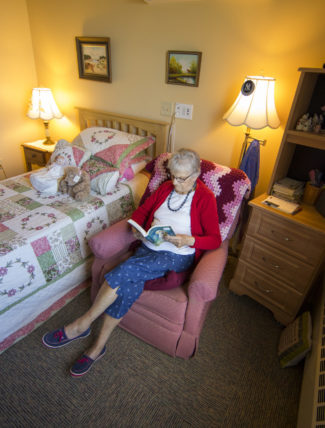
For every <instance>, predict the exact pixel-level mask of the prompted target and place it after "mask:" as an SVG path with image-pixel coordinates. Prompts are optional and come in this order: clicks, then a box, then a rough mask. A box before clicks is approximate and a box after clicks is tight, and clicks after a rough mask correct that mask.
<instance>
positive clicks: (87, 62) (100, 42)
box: [76, 37, 112, 83]
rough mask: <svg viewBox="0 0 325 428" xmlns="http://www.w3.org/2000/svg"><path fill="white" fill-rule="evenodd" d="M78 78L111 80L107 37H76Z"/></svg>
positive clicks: (109, 51) (109, 46) (109, 45)
mask: <svg viewBox="0 0 325 428" xmlns="http://www.w3.org/2000/svg"><path fill="white" fill-rule="evenodd" d="M76 48H77V58H78V69H79V78H80V79H89V80H97V81H99V82H108V83H111V82H112V73H111V63H112V61H111V44H110V38H109V37H76Z"/></svg>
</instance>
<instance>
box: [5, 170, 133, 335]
mask: <svg viewBox="0 0 325 428" xmlns="http://www.w3.org/2000/svg"><path fill="white" fill-rule="evenodd" d="M134 208H135V207H134V203H133V197H132V194H131V190H130V188H129V186H126V185H123V184H120V185H118V186H117V188H116V190H115V191H114V193H113V194H111V195H105V196H99V195H98V194H95V193H94V192H92V193H91V195H90V197H89V198H88V200H86V201H84V202H76V201H75V200H74V199H72V198H70V197H69V196H67V195H63V194H57V195H54V196H44V195H42V194H40V193H39V192H37V191H36V190H34V189H33V188H32V186H31V184H30V181H29V173H27V174H23V175H20V176H18V177H15V178H14V179H7V180H3V181H1V182H0V321H1V320H2V322H1V323H0V325H2V327H1V326H0V342H1V340H2V339H4V337H6V335H8V333H11V331H10V329H8V328H7V327H8V322H7V323H6V321H5V318H3V317H4V316H5V314H6V312H7V311H9V310H11V309H12V308H13V307H14V306H19V305H20V304H21V303H22V304H23V305H24V307H27V306H28V302H26V300H27V299H28V298H29V297H30V296H35V294H37V293H39V292H42V293H44V289H45V288H46V287H51V285H52V284H54V283H55V281H58V280H60V279H62V278H63V277H64V276H65V275H67V274H70V273H71V272H72V271H73V270H74V269H75V268H76V267H78V266H81V265H82V264H83V263H85V261H86V260H88V259H89V258H90V257H91V251H90V249H89V247H88V240H89V238H90V237H91V236H92V235H94V234H96V233H98V232H99V231H100V230H102V229H103V228H106V227H107V226H109V225H110V224H113V223H114V222H116V221H119V220H121V219H122V218H125V217H127V216H129V215H130V214H131V212H132V211H133V210H134ZM110 214H111V215H110ZM89 276H90V272H88V277H89ZM26 305H27V306H26Z"/></svg>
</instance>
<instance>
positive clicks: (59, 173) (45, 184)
mask: <svg viewBox="0 0 325 428" xmlns="http://www.w3.org/2000/svg"><path fill="white" fill-rule="evenodd" d="M66 165H67V163H66V160H65V158H64V156H61V155H57V156H56V157H55V158H54V161H53V162H52V163H50V164H49V165H48V166H47V167H46V168H45V169H42V170H41V171H37V172H34V173H32V174H31V175H30V178H29V179H30V182H31V183H32V186H33V187H34V188H35V189H36V190H38V191H39V192H41V193H44V194H46V195H55V194H56V193H57V192H58V186H59V181H60V179H61V178H62V177H63V176H64V172H65V167H66Z"/></svg>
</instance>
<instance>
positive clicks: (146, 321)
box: [89, 154, 250, 359]
mask: <svg viewBox="0 0 325 428" xmlns="http://www.w3.org/2000/svg"><path fill="white" fill-rule="evenodd" d="M169 156H170V154H163V155H160V156H159V157H158V158H157V159H156V160H155V161H154V164H153V166H152V169H153V170H152V171H151V172H152V176H151V179H150V182H149V184H148V187H147V190H146V192H145V195H144V196H147V195H148V194H149V193H151V192H152V191H154V190H155V189H156V188H157V187H158V186H159V185H160V184H161V182H162V181H164V180H165V179H166V178H167V173H166V169H165V168H166V162H167V160H168V158H169ZM201 168H202V174H201V176H200V178H201V179H202V180H203V181H204V182H205V184H206V185H208V187H210V188H211V190H212V191H214V193H215V194H216V198H217V204H218V214H219V224H220V232H221V237H222V239H223V242H222V244H221V246H220V247H219V248H218V249H216V250H211V251H206V252H205V253H204V254H203V256H202V257H201V259H200V260H199V262H198V263H197V265H196V266H195V268H194V270H193V272H192V273H191V275H190V278H189V280H188V281H186V283H185V284H183V285H181V286H177V287H175V288H171V289H163V290H155V291H152V290H149V289H146V287H145V290H144V291H143V293H142V294H141V296H140V298H139V299H138V300H137V301H136V302H135V303H134V304H133V306H132V307H131V309H130V310H129V312H128V313H127V314H126V315H125V316H124V318H123V320H122V321H121V323H120V324H119V326H120V327H122V328H123V329H125V330H126V331H128V332H130V333H132V334H134V335H135V336H137V337H139V338H140V339H142V340H144V341H145V342H147V343H149V344H151V345H153V346H155V347H157V348H159V349H160V350H162V351H164V352H166V353H167V354H169V355H171V356H177V357H181V358H185V359H188V358H190V357H192V356H193V355H194V354H195V352H196V351H197V349H198V344H199V337H200V333H201V330H202V327H203V323H204V320H205V318H206V315H207V312H208V309H209V306H210V304H211V302H212V301H213V300H214V299H215V298H216V296H217V294H218V286H219V282H220V279H221V276H222V273H223V269H224V267H225V264H226V261H227V255H228V243H229V239H230V237H231V236H232V234H233V232H234V230H235V227H236V223H237V220H238V217H239V211H240V210H239V208H240V204H241V202H242V198H243V197H244V196H245V195H246V196H247V195H248V193H249V190H250V182H249V180H248V178H247V176H246V175H245V173H243V172H242V171H240V170H237V169H231V168H227V167H223V166H220V165H217V164H214V163H212V162H209V161H202V162H201ZM132 242H134V237H133V234H132V232H131V228H130V226H129V224H128V223H127V220H126V219H125V220H122V221H120V222H118V223H116V224H114V225H113V226H111V227H109V228H108V229H106V230H103V231H102V232H100V233H99V234H97V235H95V236H94V237H92V238H91V239H90V241H89V245H90V247H91V249H92V251H93V254H94V256H95V258H94V262H93V265H92V290H91V294H92V299H93V298H94V297H95V295H96V293H97V291H98V289H99V287H100V286H101V284H102V282H103V277H104V274H105V273H106V272H108V271H109V270H110V269H112V268H113V267H114V266H115V265H117V264H118V263H120V262H121V261H122V260H125V259H126V258H127V257H129V256H130V255H131V253H132V250H130V245H131V244H132ZM176 280H177V278H176ZM172 281H173V280H172ZM174 285H176V284H174Z"/></svg>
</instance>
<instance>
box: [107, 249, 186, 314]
mask: <svg viewBox="0 0 325 428" xmlns="http://www.w3.org/2000/svg"><path fill="white" fill-rule="evenodd" d="M193 261H194V254H189V255H180V254H175V253H172V252H171V251H153V250H151V249H150V248H148V247H146V246H145V245H144V244H142V245H141V246H140V247H139V248H138V249H137V250H136V252H135V253H134V255H133V256H131V257H130V258H129V259H127V260H126V261H125V262H123V263H121V264H120V265H118V266H117V267H116V268H114V269H113V270H111V271H110V272H108V273H107V274H105V279H106V281H107V282H108V284H109V286H110V287H111V288H116V287H119V288H118V290H117V292H116V294H117V298H116V300H115V301H114V302H113V303H112V304H111V305H110V306H109V307H108V308H107V309H106V310H105V313H106V314H108V315H110V316H111V317H113V318H116V319H120V318H122V317H123V316H124V315H125V314H126V313H127V311H128V310H129V309H130V307H131V306H132V304H133V303H134V302H135V301H136V300H137V299H138V298H139V296H140V295H141V293H142V291H143V287H144V284H145V282H146V281H147V280H149V279H155V278H160V277H162V276H164V275H165V273H166V272H168V271H170V270H173V271H175V272H183V271H185V270H187V269H188V268H189V267H190V266H191V265H192V263H193Z"/></svg>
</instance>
